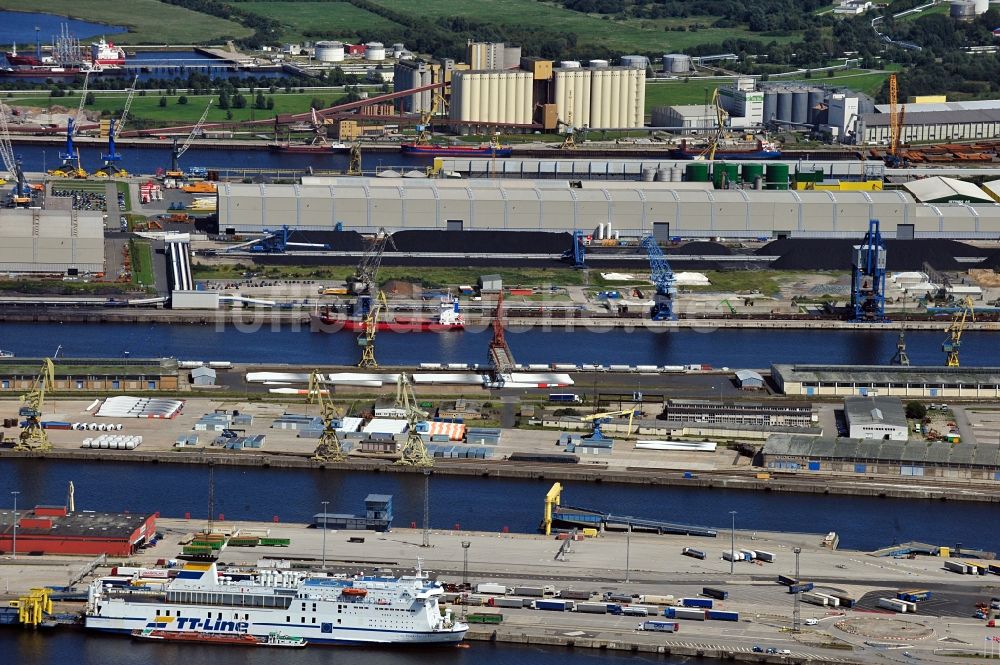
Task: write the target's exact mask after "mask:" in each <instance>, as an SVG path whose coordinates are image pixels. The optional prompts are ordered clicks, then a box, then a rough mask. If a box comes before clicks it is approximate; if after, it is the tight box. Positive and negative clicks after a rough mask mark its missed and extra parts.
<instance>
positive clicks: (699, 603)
mask: <svg viewBox="0 0 1000 665" xmlns="http://www.w3.org/2000/svg"><path fill="white" fill-rule="evenodd" d="M681 606H682V607H702V608H705V609H707V610H709V609H712V599H711V598H681Z"/></svg>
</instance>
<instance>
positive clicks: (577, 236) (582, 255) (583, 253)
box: [562, 231, 587, 269]
mask: <svg viewBox="0 0 1000 665" xmlns="http://www.w3.org/2000/svg"><path fill="white" fill-rule="evenodd" d="M583 238H584V235H583V231H573V241H572V242H573V245H572V247H570V248H569V249H567V250H566V251H565V252H563V256H562V257H563V259H564V260H566V261H572V262H573V267H574V268H577V269H582V268H586V267H587V249H586V246H585V245H584V244H583Z"/></svg>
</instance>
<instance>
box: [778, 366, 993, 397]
mask: <svg viewBox="0 0 1000 665" xmlns="http://www.w3.org/2000/svg"><path fill="white" fill-rule="evenodd" d="M771 379H772V381H774V383H775V384H776V385H777V386H778V388H779V389H780V390H781V391H782V392H783V393H784V394H786V395H808V396H810V397H820V396H829V397H849V396H853V395H860V396H863V397H867V396H893V397H959V398H963V399H996V398H998V397H1000V368H996V367H917V366H899V367H896V366H893V367H885V366H881V365H781V364H775V365H771Z"/></svg>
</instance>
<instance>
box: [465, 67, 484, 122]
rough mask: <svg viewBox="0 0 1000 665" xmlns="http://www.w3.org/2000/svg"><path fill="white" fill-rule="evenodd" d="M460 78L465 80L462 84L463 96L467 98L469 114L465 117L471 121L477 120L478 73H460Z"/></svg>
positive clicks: (478, 102)
mask: <svg viewBox="0 0 1000 665" xmlns="http://www.w3.org/2000/svg"><path fill="white" fill-rule="evenodd" d="M462 79H463V80H464V81H465V83H464V84H463V85H464V86H465V96H466V97H468V98H469V116H468V118H467V119H468V120H470V121H472V122H478V121H479V104H480V103H481V100H480V99H479V94H480V91H479V74H462Z"/></svg>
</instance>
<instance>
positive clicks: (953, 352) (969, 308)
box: [941, 296, 976, 367]
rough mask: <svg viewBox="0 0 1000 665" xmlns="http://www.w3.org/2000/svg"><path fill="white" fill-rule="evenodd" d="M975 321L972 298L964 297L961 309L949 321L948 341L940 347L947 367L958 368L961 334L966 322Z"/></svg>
mask: <svg viewBox="0 0 1000 665" xmlns="http://www.w3.org/2000/svg"><path fill="white" fill-rule="evenodd" d="M969 320H971V321H975V320H976V310H975V309H974V307H973V303H972V298H970V297H969V296H966V297H965V300H963V301H962V307H961V309H959V310H958V311H957V312H955V316H954V317H953V318H952V320H951V325H949V326H948V330H947V332H948V340H947V341H946V342H945V343H944V344H942V345H941V350H942V351H944V352H945V353H946V354H948V362H947V365H948V367H958V366H959V365H958V351H959V349H960V348H961V346H962V333H963V332H964V331H965V322H966V321H969Z"/></svg>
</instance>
